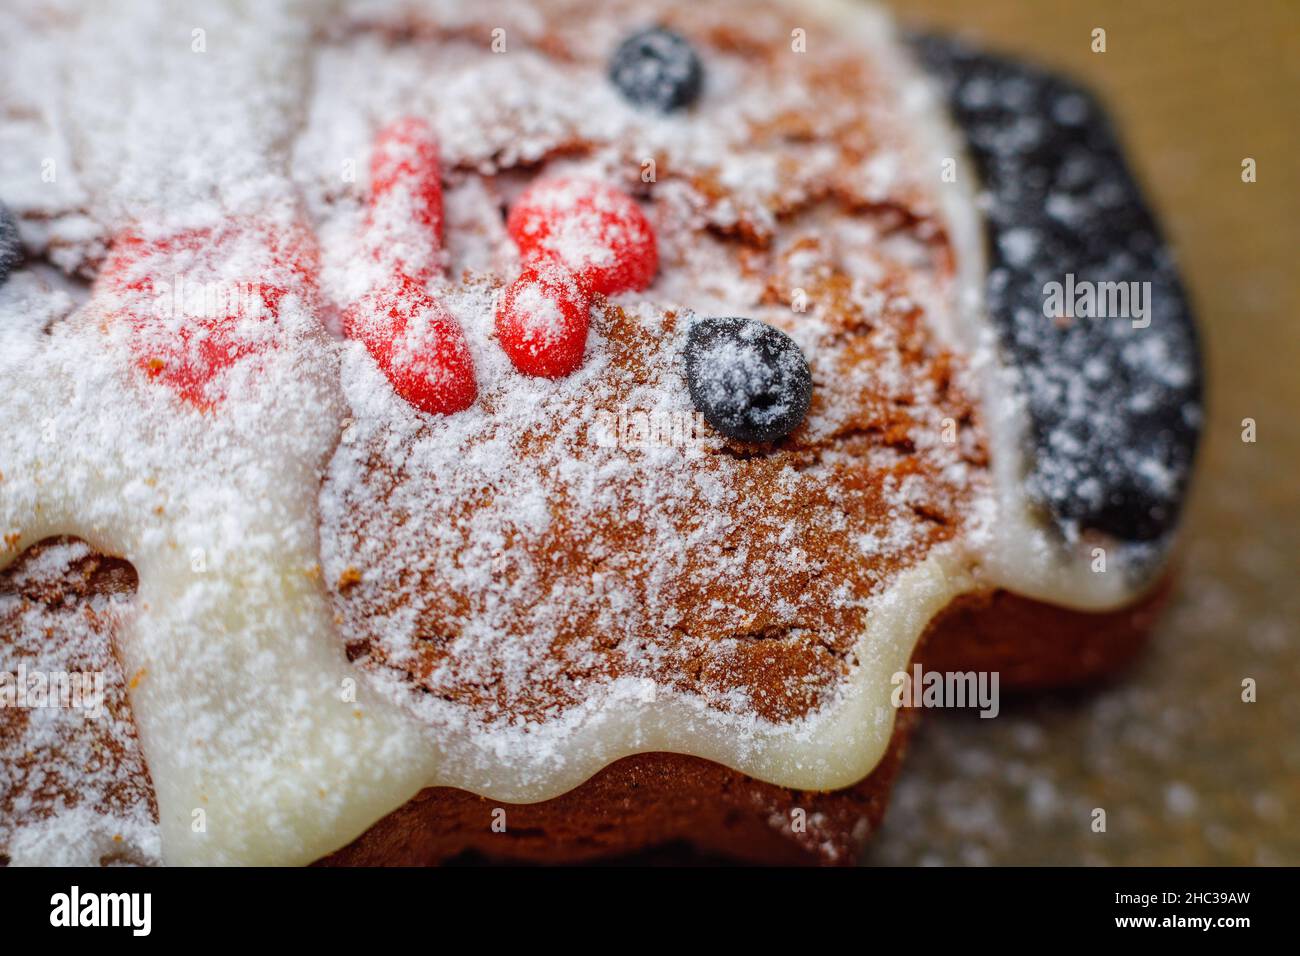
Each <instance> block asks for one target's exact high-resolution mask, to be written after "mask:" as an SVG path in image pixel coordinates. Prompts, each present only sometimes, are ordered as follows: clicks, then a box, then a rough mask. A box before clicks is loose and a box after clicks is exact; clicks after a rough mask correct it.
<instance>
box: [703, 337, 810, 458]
mask: <svg viewBox="0 0 1300 956" xmlns="http://www.w3.org/2000/svg"><path fill="white" fill-rule="evenodd" d="M686 379H687V383H688V384H689V386H690V390H691V401H692V402H694V403H695V407H696V408H698V409H699V410H700V411H701V412H702V413H703V414H704V420H705V421H707V422H708V423H709V424H710V425H712V426H713V427H714V428H716V429H717V430H718V431H720V432H722V434H724V435H726V436H727V437H728V438H735V439H738V440H740V441H749V442H769V441H776V440H777V439H778V438H784V437H785V436H786V435H788V434H790V432H792V431H794V430H795V428H797V427H798V425H799V423H800V422H801V421H803V420H804V416H805V415H807V414H808V405H809V404H810V403H811V401H812V387H813V383H812V373H810V372H809V371H808V362H807V361H806V360H805V359H804V357H803V352H801V351H799V346H798V345H796V344H795V342H794V339H792V338H790V336H788V335H786V334H785V333H784V332H782V331H781V330H780V329H775V328H773V327H772V326H770V325H766V324H764V323H762V322H757V321H755V320H754V319H739V318H722V319H701V320H700V321H698V322H696V323H695V325H693V326H692V327H691V331H690V333H689V335H688V337H687V342H686Z"/></svg>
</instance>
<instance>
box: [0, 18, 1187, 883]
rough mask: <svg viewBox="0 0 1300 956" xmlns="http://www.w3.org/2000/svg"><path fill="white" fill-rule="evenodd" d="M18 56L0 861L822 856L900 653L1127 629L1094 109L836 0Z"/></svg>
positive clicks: (84, 25) (1102, 183) (1134, 261)
mask: <svg viewBox="0 0 1300 956" xmlns="http://www.w3.org/2000/svg"><path fill="white" fill-rule="evenodd" d="M0 44H3V50H2V52H0V199H2V200H3V202H4V204H5V207H6V212H5V221H4V224H3V228H2V229H0V281H2V282H3V286H0V380H3V382H4V383H5V387H4V389H3V392H0V532H3V549H2V550H0V562H3V563H4V564H5V565H7V566H8V567H7V570H5V571H4V572H3V576H2V577H0V672H4V673H6V674H8V675H9V676H8V678H7V684H6V685H4V686H8V687H9V689H10V694H9V698H8V699H9V702H10V705H9V706H5V707H3V708H0V859H3V860H6V861H8V862H12V863H14V864H32V863H34V864H44V863H113V862H129V863H158V862H165V863H172V864H256V863H277V864H285V863H312V862H316V861H322V862H326V863H334V864H383V863H388V864H393V863H401V864H410V863H430V862H437V861H441V860H445V859H449V858H452V857H455V856H457V855H459V854H462V853H464V852H466V851H476V852H477V853H479V854H482V855H485V856H488V857H493V858H502V859H515V860H533V861H548V862H558V861H575V860H583V859H590V858H595V857H600V856H606V855H610V854H618V853H626V852H629V851H634V850H638V849H642V848H646V847H652V846H657V845H660V844H663V843H667V842H673V841H685V842H688V843H690V844H692V845H694V846H695V847H696V848H698V849H701V850H705V851H709V852H716V853H721V854H725V855H729V856H733V857H737V858H742V859H748V860H755V861H783V862H826V863H845V862H852V861H853V860H854V859H855V858H856V856H857V855H858V852H859V851H860V849H861V847H862V846H863V844H864V842H865V841H866V840H867V838H868V837H869V835H870V833H871V831H872V830H873V828H874V827H875V826H876V825H877V824H878V823H879V821H880V819H881V817H882V814H883V812H884V808H885V804H886V801H887V797H888V791H889V786H890V783H891V780H892V778H893V776H894V774H895V772H896V770H897V767H898V765H899V761H900V759H901V757H902V753H903V749H904V747H905V742H906V737H907V734H908V731H909V729H910V728H911V726H912V725H913V723H914V721H915V714H914V711H912V710H910V709H903V710H899V709H898V708H896V707H895V706H894V705H893V701H892V699H891V698H892V692H893V691H894V689H895V687H896V686H897V684H896V681H894V680H893V677H894V675H896V674H898V673H900V672H904V671H907V670H908V669H909V667H910V665H911V664H912V663H919V664H922V665H923V666H925V667H928V668H937V669H941V670H972V669H979V670H991V671H997V672H998V673H1000V674H1001V676H1002V686H1003V687H1004V688H1011V687H1032V686H1049V685H1051V686H1055V685H1062V684H1070V683H1077V682H1081V681H1084V680H1087V679H1089V678H1092V677H1096V676H1098V675H1101V674H1105V673H1108V672H1111V671H1113V670H1114V669H1115V668H1117V667H1119V666H1120V665H1122V664H1123V663H1124V662H1125V661H1126V660H1128V659H1129V658H1130V657H1131V656H1132V655H1133V654H1134V653H1135V652H1136V650H1137V648H1138V646H1139V644H1140V639H1141V637H1142V635H1143V634H1144V633H1145V632H1146V631H1147V630H1148V629H1149V626H1150V621H1151V618H1152V615H1153V613H1154V611H1155V609H1156V608H1157V607H1158V605H1159V603H1160V600H1161V597H1162V595H1163V593H1164V591H1165V583H1166V582H1167V580H1168V574H1167V571H1166V565H1167V555H1168V551H1169V546H1170V544H1171V540H1172V536H1173V533H1174V531H1175V528H1176V526H1177V520H1178V511H1179V506H1180V503H1181V500H1182V497H1183V495H1184V492H1185V488H1186V484H1187V480H1188V476H1189V471H1190V468H1191V463H1192V458H1193V453H1194V450H1195V444H1196V439H1197V434H1198V431H1199V416H1200V384H1199V383H1200V379H1199V368H1198V358H1197V351H1196V340H1195V334H1194V330H1193V328H1192V325H1191V320H1190V317H1189V313H1188V309H1187V306H1186V302H1185V298H1184V296H1183V293H1182V291H1181V288H1180V286H1179V282H1178V278H1177V275H1176V273H1175V272H1174V269H1173V266H1172V263H1171V260H1170V258H1169V254H1168V251H1167V249H1166V247H1165V246H1164V244H1163V242H1162V241H1161V239H1160V237H1159V234H1158V232H1157V230H1156V227H1155V224H1154V222H1153V220H1152V217H1151V214H1150V213H1149V212H1148V210H1147V209H1146V207H1145V205H1144V203H1143V201H1142V198H1141V195H1140V193H1139V192H1138V190H1137V187H1136V186H1135V185H1134V183H1133V182H1132V180H1131V177H1130V176H1129V174H1128V173H1127V171H1126V169H1125V167H1124V164H1123V159H1122V157H1121V155H1120V153H1119V150H1118V148H1117V146H1116V142H1115V138H1114V136H1113V134H1112V133H1111V132H1110V130H1109V128H1108V126H1107V124H1106V121H1105V119H1104V117H1102V116H1101V114H1100V112H1099V110H1098V108H1097V106H1096V104H1095V102H1094V101H1093V100H1092V99H1091V98H1090V97H1088V96H1087V95H1086V94H1085V93H1083V92H1081V91H1079V90H1078V89H1077V88H1074V87H1072V86H1070V85H1069V84H1067V83H1064V82H1063V81H1061V80H1059V79H1057V78H1055V77H1053V76H1050V75H1046V74H1043V73H1040V72H1038V71H1036V70H1034V69H1032V68H1027V67H1023V66H1020V65H1017V64H1012V63H1008V62H1006V61H1004V60H1001V59H997V58H990V57H987V56H984V55H981V54H979V53H977V52H974V51H970V50H967V49H965V48H963V47H961V46H959V45H956V44H954V43H952V42H950V41H948V40H945V39H943V38H933V37H930V38H902V37H901V36H900V35H899V34H898V33H897V32H896V30H895V28H894V27H893V26H892V25H891V24H890V23H889V21H888V20H887V19H886V18H885V17H884V16H883V15H882V14H881V13H879V12H878V11H876V10H875V9H873V8H870V7H868V6H865V5H858V4H849V3H832V2H827V0H818V2H802V3H787V2H778V0H754V2H743V3H742V2H739V0H727V2H713V3H707V4H701V3H689V2H679V0H669V2H665V3H661V4H656V5H654V6H653V10H651V9H650V8H647V7H646V5H645V4H641V3H634V2H631V0H615V2H610V0H563V2H560V0H555V2H545V3H538V2H520V0H490V2H477V0H476V2H474V3H461V2H455V0H422V2H405V0H362V2H349V3H330V4H323V3H306V2H292V0H284V2H256V3H255V2H252V0H247V2H230V3H223V4H211V5H206V6H205V7H204V9H203V12H202V15H201V16H199V15H196V13H195V12H194V11H193V9H192V8H190V7H189V6H188V5H186V4H182V3H179V2H175V3H167V4H150V5H130V4H125V3H124V4H104V3H90V2H85V3H81V2H71V0H69V2H63V0H59V2H48V0H46V2H28V3H18V4H17V5H14V4H7V5H6V9H5V11H4V12H2V13H0ZM1076 280H1077V281H1078V282H1079V283H1082V284H1087V283H1094V284H1098V285H1099V286H1101V287H1102V288H1103V289H1104V288H1105V284H1106V283H1120V284H1125V287H1127V283H1130V282H1133V283H1147V285H1146V286H1144V287H1143V288H1144V289H1145V290H1147V293H1146V298H1145V303H1146V304H1145V305H1142V304H1141V303H1140V302H1139V300H1138V299H1136V298H1135V299H1134V300H1133V301H1132V302H1131V303H1129V305H1130V308H1129V309H1128V312H1127V313H1125V314H1122V315H1119V316H1116V315H1113V314H1111V315H1109V316H1106V315H1105V314H1104V313H1094V312H1089V311H1088V308H1089V306H1088V304H1087V302H1085V300H1084V299H1082V298H1077V297H1076V296H1075V295H1074V291H1073V290H1074V289H1076V288H1083V285H1079V286H1077V287H1076V285H1075V283H1076ZM1054 282H1055V283H1066V284H1067V296H1066V299H1065V300H1064V305H1063V306H1062V307H1060V308H1057V307H1056V306H1053V305H1051V304H1049V301H1048V300H1049V292H1048V290H1049V287H1051V286H1052V283H1054ZM1110 288H1111V291H1112V292H1113V291H1114V289H1115V287H1114V286H1111V287H1110ZM1135 288H1136V286H1135ZM1137 294H1138V293H1136V292H1135V296H1136V295H1137ZM1128 301H1129V300H1128V299H1127V298H1126V299H1125V302H1128ZM1095 304H1096V303H1094V305H1095ZM85 674H95V675H99V677H100V678H101V679H102V682H103V683H102V693H101V695H100V696H99V697H98V698H97V699H98V700H99V702H100V704H101V705H102V706H101V707H100V708H99V710H100V713H97V714H95V715H93V719H91V718H92V715H89V714H88V713H87V712H86V710H85V708H80V709H78V708H75V707H54V706H50V707H43V706H40V705H39V704H37V705H33V704H32V703H31V701H30V699H29V700H28V705H27V706H19V705H17V703H16V701H17V698H16V695H15V692H16V691H17V690H19V689H20V688H21V689H22V690H23V691H24V692H27V691H30V690H31V687H32V686H33V685H31V683H30V682H31V681H32V680H33V676H32V675H40V680H41V681H48V682H49V685H48V689H49V690H50V694H51V696H53V692H54V688H55V687H56V686H58V684H57V681H58V675H65V676H67V675H85ZM20 675H21V678H20ZM4 686H0V692H3V690H4ZM3 699H4V698H3V696H0V700H3Z"/></svg>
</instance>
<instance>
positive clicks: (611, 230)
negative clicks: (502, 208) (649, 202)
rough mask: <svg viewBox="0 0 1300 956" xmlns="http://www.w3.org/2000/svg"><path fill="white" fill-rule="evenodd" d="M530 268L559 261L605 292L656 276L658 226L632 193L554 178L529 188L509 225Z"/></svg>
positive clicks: (644, 282) (628, 288) (631, 287)
mask: <svg viewBox="0 0 1300 956" xmlns="http://www.w3.org/2000/svg"><path fill="white" fill-rule="evenodd" d="M506 227H507V229H508V230H509V232H510V236H511V238H512V239H514V241H515V244H516V245H517V246H518V247H519V253H520V255H521V256H522V257H523V260H524V264H525V266H537V265H539V264H542V263H545V262H548V261H549V262H553V263H556V264H558V265H561V266H563V267H564V268H565V269H567V270H568V271H569V272H572V273H573V274H574V275H576V276H578V277H579V278H580V279H582V280H583V282H584V283H585V284H586V285H587V286H588V287H589V288H590V289H591V290H592V291H593V292H600V293H603V294H605V295H613V294H615V293H618V292H631V291H640V290H642V289H644V288H646V287H647V286H648V285H649V284H650V282H651V281H652V280H653V279H654V275H655V270H656V269H657V268H658V267H659V249H658V245H657V244H656V242H655V234H654V229H653V228H652V227H651V226H650V223H649V221H648V220H647V219H646V217H645V214H644V213H643V212H642V211H641V207H640V206H638V205H637V204H636V201H635V200H633V199H632V197H631V196H629V195H627V193H625V192H622V191H621V190H619V189H615V188H614V187H613V186H607V185H605V184H603V183H599V182H595V181H592V180H587V179H549V180H543V181H541V182H539V183H536V184H535V185H533V186H532V187H531V188H529V189H528V191H527V192H525V193H524V194H523V195H522V196H521V197H520V198H519V201H518V202H517V203H515V205H514V208H513V209H511V210H510V217H509V219H508V221H507V223H506Z"/></svg>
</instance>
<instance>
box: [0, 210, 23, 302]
mask: <svg viewBox="0 0 1300 956" xmlns="http://www.w3.org/2000/svg"><path fill="white" fill-rule="evenodd" d="M22 258H23V247H22V244H21V243H20V242H19V241H18V224H17V223H15V222H14V216H13V213H11V212H10V211H9V207H7V206H6V205H5V204H4V203H0V285H4V284H5V281H6V280H7V279H8V278H9V273H11V272H13V271H14V268H15V267H16V266H17V265H18V263H19V262H20V261H21V260H22Z"/></svg>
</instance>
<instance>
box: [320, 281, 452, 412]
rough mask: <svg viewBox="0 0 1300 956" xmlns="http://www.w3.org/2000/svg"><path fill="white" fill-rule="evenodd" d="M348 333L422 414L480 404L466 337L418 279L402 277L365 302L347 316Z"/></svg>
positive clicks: (346, 329) (402, 395)
mask: <svg viewBox="0 0 1300 956" xmlns="http://www.w3.org/2000/svg"><path fill="white" fill-rule="evenodd" d="M343 332H344V334H345V335H346V336H347V337H348V338H351V339H357V340H359V341H360V342H361V343H362V344H364V345H365V347H366V349H367V351H369V352H370V354H371V356H372V357H373V358H374V360H375V363H376V364H377V365H378V366H379V368H380V369H381V370H382V371H383V373H384V375H385V376H387V378H388V380H389V382H391V383H392V386H393V391H395V392H396V393H397V394H398V395H400V396H401V397H402V398H404V399H406V401H408V402H410V403H411V404H412V405H414V406H415V407H416V408H418V409H420V410H421V411H425V412H428V413H430V414H433V415H450V414H452V413H453V412H459V411H462V410H463V409H466V408H469V406H470V405H472V404H474V398H475V396H476V395H477V393H478V387H477V385H476V383H475V380H474V359H473V357H472V356H471V355H470V351H469V344H468V342H466V340H465V333H464V332H463V331H462V330H461V327H460V325H459V324H458V323H457V322H456V319H455V317H453V316H452V315H451V313H449V312H448V311H447V310H446V308H445V307H444V306H443V305H442V303H440V302H438V300H436V299H435V298H433V296H431V295H429V294H428V293H427V292H425V291H424V289H423V288H421V287H420V285H419V284H418V283H417V282H416V281H415V280H414V279H411V278H410V277H407V276H399V277H397V278H396V279H394V280H393V282H392V283H390V284H388V285H384V286H380V287H378V288H376V289H374V290H372V291H371V292H369V293H368V294H366V295H365V296H363V297H362V298H361V300H360V301H358V302H357V303H355V304H354V305H353V306H352V307H350V308H349V309H348V310H347V311H346V312H344V314H343Z"/></svg>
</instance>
